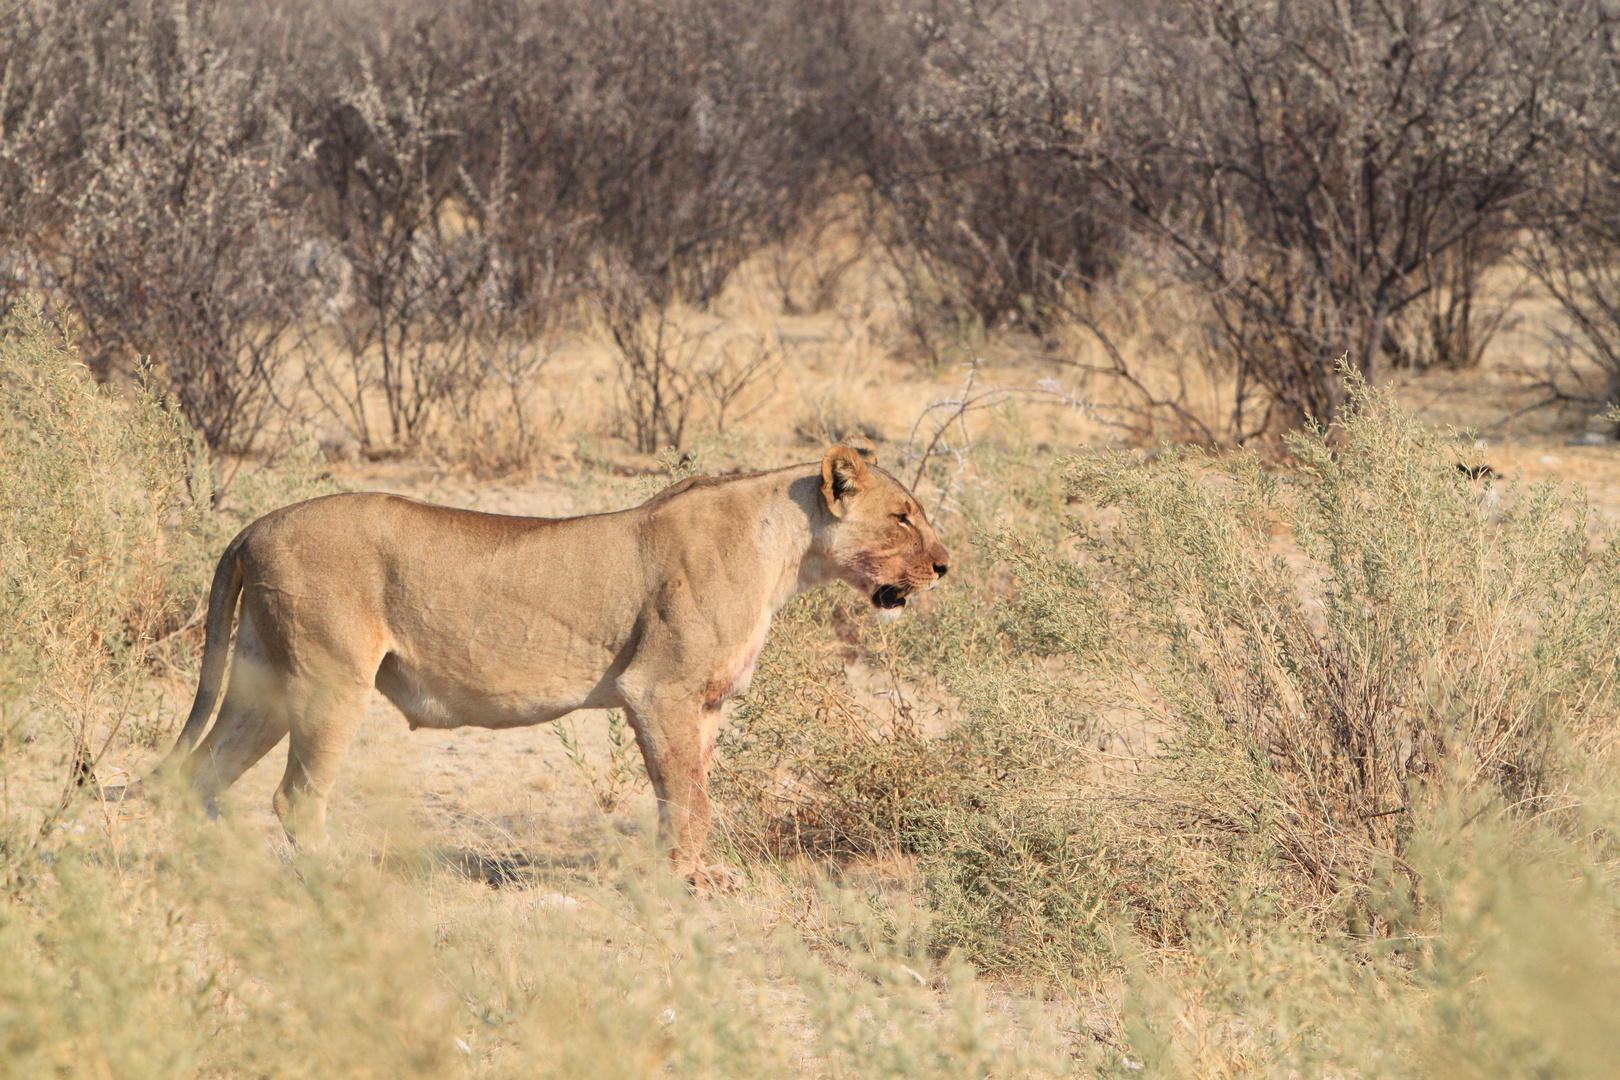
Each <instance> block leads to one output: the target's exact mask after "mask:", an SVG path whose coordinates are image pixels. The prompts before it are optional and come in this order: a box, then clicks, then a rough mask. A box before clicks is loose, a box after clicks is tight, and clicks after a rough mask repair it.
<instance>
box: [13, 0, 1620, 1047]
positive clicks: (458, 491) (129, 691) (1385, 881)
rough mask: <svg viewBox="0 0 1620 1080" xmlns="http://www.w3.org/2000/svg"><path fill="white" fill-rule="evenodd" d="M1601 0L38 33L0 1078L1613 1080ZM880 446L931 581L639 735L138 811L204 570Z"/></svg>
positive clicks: (528, 746)
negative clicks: (700, 868)
mask: <svg viewBox="0 0 1620 1080" xmlns="http://www.w3.org/2000/svg"><path fill="white" fill-rule="evenodd" d="M1615 18H1616V15H1615V12H1613V11H1611V10H1610V8H1609V6H1608V5H1606V4H1602V3H1596V2H1592V3H1587V2H1582V0H1576V2H1563V3H1556V4H1555V3H1547V4H1539V3H1528V4H1526V3H1517V2H1515V3H1507V2H1495V0H1487V2H1484V3H1480V2H1468V3H1463V2H1456V3H1452V2H1448V0H1411V2H1405V3H1359V2H1350V3H1342V2H1341V3H1334V2H1330V0H1287V2H1284V0H1268V2H1254V3H1247V2H1217V0H1163V2H1160V0H1149V2H1145V3H1130V4H1122V3H1114V2H1111V0H1094V2H1079V0H1077V2H1067V3H1066V2H1048V3H1043V2H1038V0H1027V2H1026V0H1009V2H1006V3H991V4H978V3H937V4H903V3H898V2H891V0H847V2H838V0H834V2H810V3H774V2H771V0H766V2H750V3H743V2H740V0H676V2H664V3H642V2H633V0H603V2H594V3H577V2H574V0H557V2H549V3H548V2H541V0H510V2H497V0H447V2H445V3H442V4H416V3H410V2H405V3H386V4H385V3H376V4H368V3H364V2H342V3H336V4H327V3H322V4H301V3H297V2H289V3H276V2H265V3H229V4H227V3H208V2H193V3H186V2H179V3H148V2H134V3H130V2H118V3H111V2H106V3H104V2H101V0H51V2H44V0H15V2H12V3H10V4H8V5H6V6H5V7H4V8H3V9H0V305H3V306H4V309H5V314H4V321H3V323H0V885H3V897H4V899H3V901H0V942H3V944H0V957H3V960H0V1075H17V1076H26V1077H36V1076H42V1075H56V1076H72V1077H102V1076H105V1077H145V1076H151V1077H173V1076H188V1075H199V1076H219V1077H249V1076H278V1077H279V1076H302V1075H312V1076H313V1075H323V1076H328V1075H340V1076H369V1075H376V1076H387V1077H396V1076H404V1075H411V1076H446V1077H459V1076H506V1075H514V1076H516V1075H522V1076H536V1075H539V1076H558V1077H569V1078H573V1077H589V1076H615V1077H616V1076H657V1075H673V1076H704V1077H709V1076H713V1077H732V1076H736V1077H741V1076H768V1077H780V1076H799V1075H804V1076H828V1077H844V1076H919V1077H932V1076H939V1077H946V1076H949V1077H962V1076H1043V1077H1044V1076H1063V1075H1097V1076H1113V1075H1118V1076H1168V1077H1182V1076H1196V1077H1237V1076H1277V1077H1330V1076H1331V1077H1351V1076H1362V1077H1389V1076H1414V1077H1507V1076H1526V1077H1531V1076H1533V1077H1566V1076H1567V1077H1586V1076H1593V1077H1598V1076H1602V1077H1607V1076H1611V1075H1613V1073H1614V1069H1615V1062H1616V1061H1617V1060H1620V1035H1617V1034H1616V1033H1617V1032H1620V1015H1617V1009H1620V1006H1617V1005H1616V1002H1617V1001H1620V993H1617V991H1620V940H1617V937H1616V934H1617V932H1620V894H1617V876H1616V874H1617V866H1620V863H1617V858H1620V856H1617V852H1616V850H1615V841H1614V836H1615V826H1616V814H1617V812H1620V803H1617V798H1620V777H1617V776H1616V774H1615V766H1616V758H1615V754H1616V748H1615V741H1616V740H1615V731H1616V718H1617V707H1620V686H1617V681H1616V677H1617V674H1620V673H1617V670H1616V665H1617V663H1620V659H1617V658H1620V548H1617V547H1616V545H1615V542H1614V541H1615V530H1616V520H1617V517H1620V463H1617V459H1616V456H1615V454H1616V451H1615V449H1614V447H1613V445H1612V437H1613V432H1614V423H1615V421H1614V419H1613V415H1612V413H1611V412H1610V408H1609V407H1610V405H1611V403H1613V402H1614V401H1615V399H1616V398H1617V397H1620V276H1617V274H1616V268H1617V266H1620V262H1617V259H1616V254H1617V250H1620V143H1617V141H1616V140H1617V138H1620V135H1617V133H1620V67H1617V60H1616V57H1617V53H1616V51H1615V42H1616V39H1615V32H1616V23H1615ZM850 434H861V435H865V436H867V437H869V438H872V439H873V440H875V441H876V442H877V443H878V445H879V452H880V456H881V458H882V460H883V463H884V464H885V465H886V466H887V467H888V468H890V469H891V470H892V471H894V472H895V473H896V475H899V476H900V477H901V478H902V479H903V480H905V481H906V482H907V483H911V484H913V485H914V486H915V487H916V488H917V490H918V494H919V496H920V497H921V498H922V500H923V501H924V503H925V505H927V506H928V507H929V508H930V509H931V511H932V512H933V513H934V515H935V518H936V523H937V525H938V528H939V530H940V532H941V535H942V536H943V538H944V539H945V541H946V543H947V544H948V545H949V546H950V547H951V549H952V551H953V555H954V562H953V568H952V572H951V575H950V577H949V579H948V581H947V583H946V585H945V587H943V588H941V589H939V590H936V591H935V592H934V593H931V594H929V595H928V596H927V597H925V598H922V599H920V600H919V601H918V602H917V603H915V604H914V605H913V606H912V610H910V611H909V612H908V613H907V615H906V617H905V618H903V619H902V620H900V621H898V622H882V621H879V620H877V619H876V618H875V617H874V616H873V614H872V613H871V611H870V610H869V605H867V604H866V603H865V601H864V600H863V599H862V598H860V597H858V596H855V595H854V594H852V593H850V592H849V591H848V590H847V589H843V588H842V587H841V586H840V587H836V588H831V589H824V590H818V591H815V592H812V593H810V594H808V595H806V596H803V597H801V598H799V599H797V600H795V601H794V602H793V603H792V604H790V605H789V606H788V607H787V608H786V609H784V610H783V611H782V613H781V614H780V615H779V616H778V618H777V620H776V626H775V629H774V631H773V634H772V637H771V639H770V642H769V644H768V646H767V649H766V651H765V653H764V655H763V657H762V659H761V664H760V670H759V673H758V676H757V678H756V680H755V683H754V686H753V689H752V690H751V691H750V693H749V695H748V696H747V697H746V698H744V699H742V700H740V701H739V702H737V703H735V704H734V705H733V706H732V707H731V709H730V712H729V716H728V721H727V726H726V728H725V730H724V733H723V735H722V746H721V750H720V753H719V759H718V763H717V766H716V770H715V774H714V777H713V783H714V787H715V791H716V795H717V806H718V807H719V810H720V821H719V823H718V828H717V831H716V837H715V841H714V846H715V854H716V856H717V857H721V858H724V859H725V860H727V861H728V862H730V863H732V864H734V865H736V866H738V867H740V868H742V869H743V870H744V871H745V874H746V877H747V884H746V886H745V887H744V888H743V889H742V890H741V891H740V892H739V893H738V894H736V895H735V896H731V897H721V898H712V899H708V900H704V901H701V902H700V901H695V900H693V899H691V898H689V897H687V896H686V895H685V894H684V892H682V891H681V890H680V889H679V887H678V883H676V882H674V881H672V880H671V879H670V877H669V875H667V874H666V873H665V872H664V871H663V870H662V869H661V864H660V861H659V856H658V853H657V852H656V851H654V850H652V845H653V842H654V840H653V836H654V829H653V826H652V821H653V809H654V808H653V806H652V801H651V796H650V793H649V791H648V786H647V783H646V780H645V776H644V774H643V773H642V771H641V766H640V763H639V760H637V757H636V755H635V753H634V750H633V740H632V739H631V738H630V737H629V734H628V732H627V731H626V729H625V726H624V721H623V719H622V717H619V716H617V715H615V714H611V713H610V714H601V713H587V714H579V715H577V716H575V717H572V718H569V719H567V720H564V721H562V722H559V723H558V724H557V725H553V726H548V727H544V728H536V729H531V730H526V731H516V732H485V731H480V730H468V731H463V732H437V733H416V734H412V733H409V732H408V731H406V730H405V725H404V724H403V723H402V722H401V718H400V717H399V716H398V715H397V714H396V713H394V712H393V710H392V709H391V707H389V706H387V705H386V703H384V702H382V700H381V699H380V698H379V699H378V700H377V702H376V703H375V704H374V708H373V710H372V712H371V714H370V716H369V717H368V719H367V722H366V724H365V725H364V727H363V729H362V731H361V732H360V735H359V738H358V740H357V743H356V746H355V748H354V750H353V751H352V753H351V755H350V759H349V764H348V767H347V770H346V773H345V776H344V778H343V780H342V782H341V785H340V787H339V789H338V792H337V797H336V800H335V809H334V813H333V817H334V824H333V830H334V844H333V845H332V849H331V850H330V851H329V852H326V853H323V854H322V855H320V856H319V857H312V856H309V855H307V854H303V853H299V852H296V851H293V850H291V849H290V848H289V847H288V846H287V845H286V843H285V841H284V840H283V839H282V838H281V835H280V830H279V828H278V827H277V825H276V823H275V821H274V819H273V817H272V816H271V815H270V814H269V812H268V801H269V792H270V790H271V789H272V788H273V786H274V784H275V783H276V781H277V779H278V776H279V768H280V762H279V761H276V760H274V759H276V758H278V757H279V754H273V755H271V758H270V759H267V761H266V762H265V763H264V764H261V765H260V766H258V767H257V768H256V769H255V770H253V771H252V772H250V773H249V774H248V775H247V776H246V777H245V778H244V779H243V781H242V782H241V783H240V784H239V785H238V786H237V788H236V789H235V790H233V792H232V793H231V795H230V796H229V797H228V798H226V799H225V800H223V802H224V814H223V816H222V817H221V818H219V819H217V820H209V819H207V818H206V817H205V816H204V815H202V814H201V813H200V812H199V810H198V808H196V807H194V806H192V805H190V804H189V803H188V802H187V800H186V799H185V798H184V797H183V796H181V795H180V794H178V793H175V792H167V791H162V790H158V791H153V792H151V793H150V794H149V795H148V797H146V798H145V799H143V800H141V801H139V802H134V801H131V802H122V803H117V802H105V803H104V802H101V801H99V800H98V799H97V798H96V797H95V795H96V792H97V789H98V787H99V786H100V785H113V786H116V785H119V784H122V783H124V782H125V781H127V780H128V779H129V778H131V777H135V776H139V775H142V774H143V773H144V772H145V770H146V769H148V768H149V767H150V766H151V764H152V763H153V762H154V761H155V760H156V758H157V757H158V756H159V754H161V752H162V751H164V750H165V749H166V748H167V746H168V744H169V742H170V740H171V739H172V738H173V735H174V732H175V731H176V730H177V728H178V726H179V720H180V718H181V717H182V716H183V714H184V711H185V709H186V708H187V707H188V706H189V703H190V694H191V691H192V688H193V687H194V685H195V674H196V667H197V662H198V652H199V649H200V644H201V628H200V625H199V624H200V620H201V612H202V601H203V594H204V590H205V588H206V583H207V581H208V578H209V576H210V574H211V572H212V568H213V560H214V559H215V558H216V557H217V555H218V553H219V551H220V550H221V549H222V548H223V546H224V544H225V543H226V542H227V541H228V539H229V538H230V537H231V536H232V535H233V534H234V533H235V531H236V530H238V529H239V528H241V527H242V526H243V525H245V524H246V523H247V522H249V521H251V520H252V519H253V518H254V517H256V516H257V515H258V514H260V513H263V512H264V511H266V510H268V509H270V508H273V507H275V506H278V505H282V504H284V503H286V502H290V501H293V500H296V499H299V498H305V497H309V496H312V495H316V494H320V493H323V492H328V491H334V490H343V489H381V490H392V491H399V492H403V493H407V494H413V495H418V496H422V497H427V498H432V499H435V500H437V501H441V502H448V503H453V504H456V505H462V506H470V507H475V508H479V509H487V510H500V511H506V512H519V513H533V514H548V515H549V514H569V513H585V512H594V511H599V510H606V509H613V508H618V507H622V506H627V505H631V504H633V503H635V502H637V501H639V500H640V499H643V498H645V497H647V496H648V495H650V494H651V493H653V492H654V491H656V490H658V489H659V488H660V487H662V486H663V485H664V484H666V483H668V482H669V481H670V480H671V479H674V478H678V477H680V476H683V475H686V474H689V473H691V472H709V473H720V474H723V473H729V472H736V471H744V470H753V469H762V468H770V467H775V466H778V465H783V464H788V463H792V462H796V461H806V460H813V459H814V458H815V457H816V456H818V455H819V454H820V452H821V451H822V450H823V449H824V447H825V446H826V444H827V443H829V442H831V441H835V440H837V439H839V438H841V437H843V436H846V435H850Z"/></svg>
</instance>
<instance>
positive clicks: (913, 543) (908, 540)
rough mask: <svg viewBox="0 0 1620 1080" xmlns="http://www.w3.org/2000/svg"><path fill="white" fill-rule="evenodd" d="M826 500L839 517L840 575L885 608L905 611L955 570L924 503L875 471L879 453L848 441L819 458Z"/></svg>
mask: <svg viewBox="0 0 1620 1080" xmlns="http://www.w3.org/2000/svg"><path fill="white" fill-rule="evenodd" d="M821 495H822V498H823V499H825V500H826V503H827V509H828V510H829V511H830V512H831V513H832V515H833V517H834V518H836V519H837V523H836V525H835V526H834V527H833V529H832V530H831V537H830V542H829V543H828V551H827V554H828V557H829V559H830V560H831V562H832V565H833V567H834V568H835V570H836V571H837V573H838V576H839V577H841V578H843V579H844V580H845V581H847V582H849V584H850V585H852V586H854V587H855V588H856V589H858V590H860V591H861V592H862V593H864V594H866V595H867V596H870V597H871V598H872V603H873V604H875V605H876V606H878V607H880V608H900V607H904V606H905V604H906V599H907V598H908V597H909V596H911V595H912V594H913V593H917V592H922V591H924V590H926V589H932V588H933V587H934V585H935V584H936V583H937V582H938V581H939V579H940V578H942V577H944V576H945V572H946V571H947V570H949V569H950V563H951V556H950V552H948V551H946V550H945V545H944V544H941V543H940V542H939V537H938V536H936V535H935V534H934V527H933V526H932V525H930V524H929V523H928V515H927V514H926V513H925V512H924V511H923V508H922V504H921V503H919V502H918V501H917V499H916V496H914V495H912V494H911V492H910V491H908V490H907V489H906V487H905V485H904V484H902V483H900V481H898V480H896V479H895V478H894V477H893V476H890V475H889V474H888V473H886V472H884V471H883V470H882V469H880V468H878V467H877V449H876V448H875V447H874V446H873V445H872V444H871V443H870V442H869V441H867V440H865V439H860V440H854V439H851V440H848V441H846V442H844V443H840V444H839V445H837V446H835V447H833V448H832V449H831V450H828V451H827V454H826V456H825V457H824V458H822V459H821Z"/></svg>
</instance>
